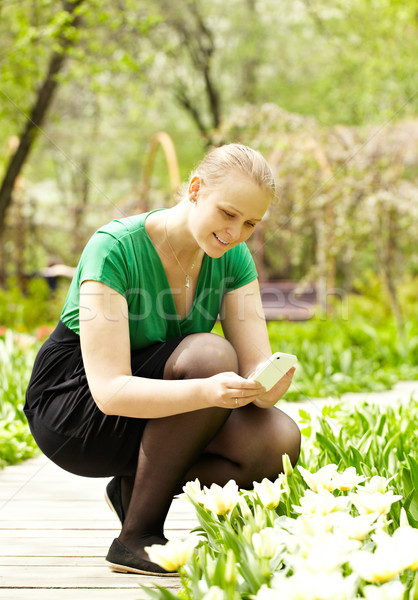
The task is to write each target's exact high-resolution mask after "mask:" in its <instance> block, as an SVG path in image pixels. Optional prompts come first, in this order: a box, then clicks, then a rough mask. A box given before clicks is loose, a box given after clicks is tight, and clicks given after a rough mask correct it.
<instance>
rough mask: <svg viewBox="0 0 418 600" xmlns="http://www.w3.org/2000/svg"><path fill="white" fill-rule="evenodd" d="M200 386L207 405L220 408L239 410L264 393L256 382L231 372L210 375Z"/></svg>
mask: <svg viewBox="0 0 418 600" xmlns="http://www.w3.org/2000/svg"><path fill="white" fill-rule="evenodd" d="M202 384H203V391H204V394H205V396H206V400H207V403H208V405H209V406H219V407H221V408H240V407H242V406H245V405H246V404H250V403H251V402H254V401H255V400H257V399H258V398H260V397H264V395H265V393H266V390H265V388H264V386H262V385H261V383H258V381H252V380H250V379H245V378H244V377H241V376H240V375H237V374H236V373H233V372H226V373H218V374H217V375H212V377H208V378H206V379H202ZM283 393H284V392H283Z"/></svg>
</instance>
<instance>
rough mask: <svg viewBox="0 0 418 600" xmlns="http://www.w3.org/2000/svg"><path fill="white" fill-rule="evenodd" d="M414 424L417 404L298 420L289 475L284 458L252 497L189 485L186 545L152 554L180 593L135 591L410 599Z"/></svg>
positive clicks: (416, 556)
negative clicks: (299, 445)
mask: <svg viewBox="0 0 418 600" xmlns="http://www.w3.org/2000/svg"><path fill="white" fill-rule="evenodd" d="M417 415H418V402H417V401H414V400H411V403H410V404H409V405H408V407H406V406H405V407H402V406H401V405H397V406H395V407H394V406H387V407H384V406H377V405H369V404H367V403H366V402H364V403H362V404H361V405H360V406H358V407H356V408H353V407H351V409H349V408H347V407H345V406H344V405H338V406H337V407H334V408H333V409H332V410H331V409H328V408H326V409H324V411H323V414H322V415H321V416H320V418H318V419H314V420H313V419H312V418H311V417H310V416H309V415H307V414H304V415H303V418H304V420H305V427H303V434H304V438H305V441H304V445H303V452H302V455H301V459H300V464H299V466H298V467H297V469H295V471H293V470H292V468H291V466H290V463H289V461H288V459H287V458H286V457H284V473H283V474H281V475H279V477H278V478H277V480H275V481H268V480H263V481H262V482H261V483H255V484H254V490H251V491H244V490H239V489H238V487H237V485H236V484H235V482H232V481H230V482H229V483H228V484H227V485H226V486H225V487H224V488H221V487H219V486H217V485H213V486H211V488H209V489H207V488H205V489H203V490H201V488H200V484H199V482H198V481H197V480H196V481H195V482H191V483H189V484H187V485H186V486H185V493H186V495H187V497H188V498H189V500H190V501H191V502H192V504H193V505H194V508H195V510H196V514H197V517H198V520H199V523H200V527H199V528H198V529H197V530H196V531H195V532H194V534H195V537H191V538H190V539H188V540H185V541H184V542H181V541H179V540H175V541H173V542H169V543H168V544H167V545H166V546H152V547H151V548H150V550H149V552H150V556H151V558H152V560H154V561H155V562H157V563H159V564H161V565H162V566H163V567H165V568H166V569H168V570H173V569H176V568H178V569H179V572H180V576H181V581H182V590H181V591H180V592H179V594H178V595H175V594H173V593H172V592H170V591H169V590H167V589H165V588H162V587H159V588H157V589H155V590H150V589H148V588H145V587H144V589H146V591H147V593H148V595H149V596H150V597H151V598H155V599H160V600H161V599H173V598H189V599H193V600H200V599H202V600H239V599H241V598H243V599H247V598H248V599H253V600H273V599H277V598H280V599H283V600H351V599H354V598H366V599H367V600H416V598H418V574H417V569H418V529H417V525H418V494H417V487H418V485H417V482H418V463H417V461H416V458H417V454H416V452H417V450H416V426H417V423H418V419H417ZM409 434H411V435H409ZM331 457H334V458H335V457H337V460H336V461H333V462H331V460H330V458H331ZM350 462H352V463H354V464H350ZM196 536H197V537H196Z"/></svg>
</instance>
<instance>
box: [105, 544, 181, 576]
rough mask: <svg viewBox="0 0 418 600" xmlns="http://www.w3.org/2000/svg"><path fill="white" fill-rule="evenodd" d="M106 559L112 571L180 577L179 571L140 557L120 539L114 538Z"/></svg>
mask: <svg viewBox="0 0 418 600" xmlns="http://www.w3.org/2000/svg"><path fill="white" fill-rule="evenodd" d="M106 561H107V563H108V565H109V567H110V568H111V569H112V571H117V572H118V573H138V574H139V575H156V576H157V577H168V576H169V577H178V573H177V571H166V570H165V569H163V568H162V567H160V566H159V565H156V564H155V563H153V562H151V561H149V560H145V559H144V558H140V557H139V556H137V555H136V554H134V553H133V552H131V551H130V550H128V548H126V547H125V546H124V545H123V544H121V543H120V541H119V540H118V539H114V540H113V542H112V545H111V546H110V548H109V552H108V553H107V556H106Z"/></svg>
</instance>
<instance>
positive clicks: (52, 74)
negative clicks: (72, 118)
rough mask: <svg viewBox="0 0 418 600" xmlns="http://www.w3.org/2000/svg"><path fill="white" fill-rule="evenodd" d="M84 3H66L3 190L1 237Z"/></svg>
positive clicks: (0, 191)
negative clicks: (56, 42) (64, 18)
mask: <svg viewBox="0 0 418 600" xmlns="http://www.w3.org/2000/svg"><path fill="white" fill-rule="evenodd" d="M83 1H84V0H73V1H72V0H66V1H65V2H64V10H65V11H66V12H67V13H68V16H69V18H68V21H67V22H66V23H65V24H64V26H63V30H62V32H61V35H60V36H59V46H60V47H59V49H58V50H56V51H54V52H53V53H52V55H51V58H50V60H49V65H48V70H47V74H46V76H45V78H44V80H43V82H42V84H41V86H40V89H39V92H38V95H37V98H36V100H35V103H34V104H33V106H32V109H31V111H30V114H29V117H28V119H27V121H26V125H25V127H24V129H23V132H22V134H21V135H20V143H19V146H18V148H17V149H16V151H15V153H14V154H13V155H12V157H11V159H10V162H9V165H8V167H7V170H6V173H5V176H4V178H3V181H2V184H1V187H0V233H1V232H2V231H3V229H4V225H5V219H6V214H7V210H8V208H9V206H10V204H11V202H12V193H13V188H14V186H15V183H16V179H17V178H18V176H19V174H20V171H21V170H22V167H23V165H24V164H25V162H26V160H27V158H28V156H29V153H30V151H31V149H32V146H33V143H34V141H35V138H36V136H37V135H38V134H39V131H40V127H41V125H42V123H43V121H44V119H45V116H46V114H47V112H48V108H49V107H50V105H51V102H52V100H53V97H54V94H55V91H56V88H57V85H58V83H57V79H56V76H57V75H58V73H59V72H60V71H61V69H62V67H63V64H64V62H65V59H66V56H67V52H68V49H69V48H70V47H71V46H72V45H73V43H74V42H73V40H72V38H70V37H69V36H68V29H69V27H71V28H72V29H74V28H76V27H78V26H79V24H80V18H79V17H78V16H77V15H76V14H75V12H76V10H77V9H78V7H79V6H80V5H81V4H82V2H83Z"/></svg>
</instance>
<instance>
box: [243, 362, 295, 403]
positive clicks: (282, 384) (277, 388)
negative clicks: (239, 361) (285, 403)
mask: <svg viewBox="0 0 418 600" xmlns="http://www.w3.org/2000/svg"><path fill="white" fill-rule="evenodd" d="M295 371H296V367H291V368H290V369H289V370H288V372H287V373H286V374H285V375H283V377H282V378H281V379H279V381H278V382H277V383H276V384H275V385H274V386H273V387H272V388H271V389H270V390H269V391H268V392H265V393H264V394H262V395H259V396H258V397H257V398H256V399H255V400H254V404H255V405H256V406H258V407H259V408H269V407H270V406H274V405H275V404H276V402H278V401H279V400H280V398H281V397H282V396H284V394H285V393H286V392H287V390H288V389H289V387H290V384H291V383H292V379H293V375H294V373H295ZM254 373H255V371H254V372H253V373H251V375H250V376H249V378H248V379H249V381H252V379H251V377H252V376H253V375H254Z"/></svg>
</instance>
